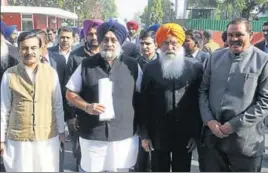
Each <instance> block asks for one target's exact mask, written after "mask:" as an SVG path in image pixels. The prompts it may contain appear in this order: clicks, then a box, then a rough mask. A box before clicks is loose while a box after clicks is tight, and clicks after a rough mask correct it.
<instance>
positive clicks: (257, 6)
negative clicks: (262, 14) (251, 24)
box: [218, 0, 267, 19]
mask: <svg viewBox="0 0 268 173" xmlns="http://www.w3.org/2000/svg"><path fill="white" fill-rule="evenodd" d="M265 2H267V0H235V1H234V0H222V1H220V0H218V7H219V8H221V7H223V8H224V7H225V9H226V7H227V9H226V10H227V11H228V13H230V16H229V17H228V18H230V17H235V16H240V17H243V18H246V19H251V15H250V13H251V12H252V11H253V10H256V11H261V9H262V8H263V6H264V4H265ZM234 13H235V14H234ZM228 18H227V19H228Z"/></svg>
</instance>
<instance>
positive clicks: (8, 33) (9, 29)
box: [5, 25, 17, 39]
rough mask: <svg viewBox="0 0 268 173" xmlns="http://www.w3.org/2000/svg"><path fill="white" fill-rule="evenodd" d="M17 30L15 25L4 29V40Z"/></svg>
mask: <svg viewBox="0 0 268 173" xmlns="http://www.w3.org/2000/svg"><path fill="white" fill-rule="evenodd" d="M16 30H17V26H16V25H10V26H8V27H7V28H6V30H5V38H6V39H8V38H9V37H10V36H11V34H12V33H13V32H14V31H16Z"/></svg>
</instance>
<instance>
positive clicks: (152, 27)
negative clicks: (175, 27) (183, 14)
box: [147, 24, 161, 33]
mask: <svg viewBox="0 0 268 173" xmlns="http://www.w3.org/2000/svg"><path fill="white" fill-rule="evenodd" d="M160 26H161V25H159V24H154V25H151V26H150V27H149V28H148V29H147V31H154V32H155V33H156V32H157V30H158V28H159V27H160Z"/></svg>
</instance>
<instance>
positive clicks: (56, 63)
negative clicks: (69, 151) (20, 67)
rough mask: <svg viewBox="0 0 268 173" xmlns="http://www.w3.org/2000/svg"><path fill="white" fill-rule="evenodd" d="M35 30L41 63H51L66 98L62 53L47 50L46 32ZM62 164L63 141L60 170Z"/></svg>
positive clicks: (61, 153)
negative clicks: (40, 47)
mask: <svg viewBox="0 0 268 173" xmlns="http://www.w3.org/2000/svg"><path fill="white" fill-rule="evenodd" d="M35 32H37V33H38V34H39V36H40V37H41V40H42V58H41V62H42V63H49V64H50V65H51V67H53V68H54V69H55V70H56V71H57V73H58V77H59V81H60V85H61V90H62V94H63V96H62V97H63V100H66V99H65V97H64V95H65V87H64V85H65V83H64V82H65V81H64V79H65V68H66V61H65V58H64V56H63V55H60V54H58V53H56V52H49V51H48V48H47V43H48V41H47V34H46V31H43V30H39V29H38V30H35ZM63 106H64V107H65V104H64V102H63ZM64 119H66V115H65V114H64ZM63 164H64V145H63V143H61V149H60V172H64V168H63Z"/></svg>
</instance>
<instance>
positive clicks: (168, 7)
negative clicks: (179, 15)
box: [162, 0, 176, 23]
mask: <svg viewBox="0 0 268 173" xmlns="http://www.w3.org/2000/svg"><path fill="white" fill-rule="evenodd" d="M162 8H163V12H164V17H163V23H166V22H170V21H173V20H174V19H175V18H176V13H175V11H174V10H175V7H174V4H173V3H172V2H170V0H162Z"/></svg>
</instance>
